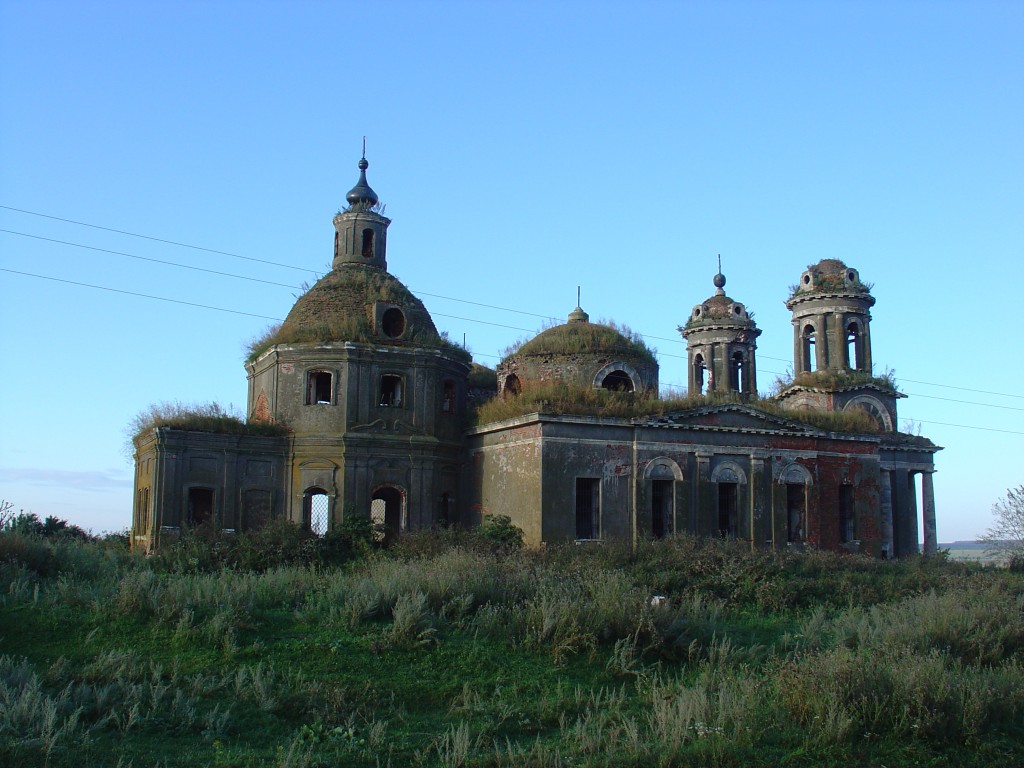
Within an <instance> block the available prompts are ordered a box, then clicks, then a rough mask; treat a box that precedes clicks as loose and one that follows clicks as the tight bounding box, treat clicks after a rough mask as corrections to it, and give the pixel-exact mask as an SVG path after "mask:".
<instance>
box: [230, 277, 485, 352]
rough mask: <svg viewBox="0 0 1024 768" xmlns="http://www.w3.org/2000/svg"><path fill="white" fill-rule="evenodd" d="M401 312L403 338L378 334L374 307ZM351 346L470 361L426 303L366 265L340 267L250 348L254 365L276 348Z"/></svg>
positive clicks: (394, 279) (318, 283)
mask: <svg viewBox="0 0 1024 768" xmlns="http://www.w3.org/2000/svg"><path fill="white" fill-rule="evenodd" d="M377 301H382V302H386V303H389V304H394V305H395V306H398V307H401V308H402V310H403V312H404V313H405V314H406V318H407V327H406V330H405V332H404V333H403V334H402V336H401V338H399V339H388V338H385V337H383V336H381V335H380V334H379V333H375V332H374V329H373V326H372V323H371V316H370V312H371V309H372V306H373V304H374V302H377ZM328 341H351V342H354V343H357V344H381V345H392V346H394V345H399V346H403V347H424V348H427V349H440V350H443V351H444V352H446V353H448V354H450V355H452V356H453V357H455V358H456V359H459V360H462V361H463V362H466V363H469V362H470V360H471V359H472V356H471V355H470V354H469V352H468V351H467V350H466V349H465V348H464V347H462V346H460V345H459V344H456V343H455V342H453V341H451V340H450V339H448V337H447V335H446V334H444V333H440V334H439V333H438V332H437V330H436V329H435V328H434V324H433V322H432V321H431V320H430V315H429V314H428V313H427V310H426V308H425V307H424V306H423V303H422V302H421V301H420V300H419V299H418V298H416V296H415V295H413V293H412V292H411V291H410V290H409V289H408V288H406V287H405V286H404V285H403V284H402V283H401V282H400V281H399V280H398V279H397V278H395V277H394V276H393V275H390V274H389V273H387V272H385V271H383V270H381V269H376V268H372V267H365V266H362V265H342V266H341V267H339V268H337V269H335V270H333V271H331V272H329V273H328V274H327V275H325V276H324V277H322V278H321V279H320V280H319V281H317V283H316V285H314V286H312V287H311V288H309V289H308V290H307V291H305V292H304V293H303V294H302V295H300V296H299V297H298V300H297V301H296V302H295V306H294V307H293V308H292V311H291V312H290V313H289V314H288V318H287V319H286V320H285V322H284V323H281V324H279V325H274V326H271V327H270V328H268V329H267V330H266V331H265V332H264V333H263V334H261V335H260V336H257V337H256V338H254V339H253V340H252V341H251V342H249V344H248V350H247V352H248V354H247V358H246V359H247V360H248V361H249V362H252V361H253V360H256V359H257V358H258V357H259V356H260V355H262V354H263V353H264V352H266V351H267V350H268V349H270V348H271V347H272V346H274V345H276V344H299V343H306V342H328Z"/></svg>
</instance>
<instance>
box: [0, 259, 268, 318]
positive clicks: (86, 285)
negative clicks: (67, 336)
mask: <svg viewBox="0 0 1024 768" xmlns="http://www.w3.org/2000/svg"><path fill="white" fill-rule="evenodd" d="M0 272H10V273H11V274H12V275H23V276H25V277H35V278H38V279H39V280H52V281H54V282H55V283H67V284H68V285H78V286H82V287H83V288H95V289H96V290H98V291H111V292H112V293H123V294H127V295H128V296H139V297H141V298H143V299H155V300H156V301H167V302H170V303H171V304H184V305H186V306H189V307H201V308H202V309H213V310H216V311H217V312H230V313H231V314H233V315H246V316H247V317H258V318H260V319H261V320H273V321H274V322H281V318H279V317H267V316H266V315H257V314H255V313H253V312H242V311H240V310H237V309H226V308H224V307H214V306H211V305H209V304H199V303H197V302H194V301H182V300H181V299H168V298H167V297H165V296H153V295H151V294H148V293H136V292H135V291H123V290H121V289H120V288H108V287H107V286H105V285H92V284H91V283H79V282H77V281H75V280H65V279H63V278H60V277H50V276H49V275H36V274H33V273H31V272H19V271H18V270H16V269H7V268H5V267H0Z"/></svg>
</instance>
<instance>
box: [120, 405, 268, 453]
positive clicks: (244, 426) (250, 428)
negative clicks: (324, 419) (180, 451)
mask: <svg viewBox="0 0 1024 768" xmlns="http://www.w3.org/2000/svg"><path fill="white" fill-rule="evenodd" d="M159 427H169V428H170V429H183V430H188V431H191V432H213V433H216V434H222V435H261V436H265V437H277V436H280V435H286V434H288V429H287V428H286V427H284V426H283V425H281V424H268V423H266V422H258V421H246V420H245V418H244V417H243V416H242V415H241V414H240V413H238V412H237V411H236V410H235V409H234V408H225V407H224V406H222V405H221V404H220V403H214V402H209V403H182V402H178V401H174V402H164V403H153V404H152V405H150V406H149V407H148V408H146V409H145V410H144V411H142V412H140V413H139V414H137V415H136V416H135V418H134V419H132V420H131V422H129V424H128V435H129V438H130V441H131V446H130V449H129V453H130V452H131V448H134V447H136V446H137V445H138V441H139V440H140V439H141V438H142V437H143V436H144V435H146V434H148V433H149V432H151V431H152V430H154V429H157V428H159Z"/></svg>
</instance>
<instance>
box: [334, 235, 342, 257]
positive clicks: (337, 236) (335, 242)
mask: <svg viewBox="0 0 1024 768" xmlns="http://www.w3.org/2000/svg"><path fill="white" fill-rule="evenodd" d="M340 240H341V233H340V232H338V231H337V230H335V231H334V257H335V258H337V257H338V243H339V241H340Z"/></svg>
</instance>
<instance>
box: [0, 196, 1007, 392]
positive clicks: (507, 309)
mask: <svg viewBox="0 0 1024 768" xmlns="http://www.w3.org/2000/svg"><path fill="white" fill-rule="evenodd" d="M0 209H5V210H9V211H16V212H18V213H24V214H28V215H31V216H39V217H41V218H46V219H52V220H55V221H61V222H65V223H69V224H75V225H78V226H83V227H90V228H92V229H100V230H103V231H107V232H115V233H117V234H123V235H128V236H130V237H137V238H141V239H144V240H152V241H155V242H160V243H166V244H168V245H174V246H178V247H181V248H191V249H193V250H198V251H205V252H207V253H216V254H220V255H224V256H231V257H233V258H238V259H244V260H246V261H253V262H257V263H261V264H269V265H273V266H279V267H286V268H288V269H297V270H300V271H304V272H311V273H313V274H318V273H317V272H316V271H315V270H310V269H305V268H303V267H295V266H293V265H290V264H281V263H279V262H273V261H267V260H265V259H257V258H254V257H250V256H241V255H239V254H236V253H231V252H229V251H220V250H216V249H213V248H205V247H203V246H198V245H190V244H188V243H181V242H177V241H174V240H166V239H163V238H159V237H152V236H150V235H142V234H138V233H135V232H128V231H125V230H120V229H114V228H112V227H104V226H100V225H97V224H89V223H87V222H82V221H76V220H73V219H66V218H62V217H60V216H52V215H49V214H45V213H39V212H37V211H28V210H25V209H22V208H15V207H13V206H9V205H0ZM0 232H6V233H8V234H13V235H19V236H22V237H30V238H34V239H37V240H44V241H48V242H53V243H58V244H61V245H69V246H73V247H77V248H84V249H88V250H92V251H99V252H102V253H110V254H114V255H119V256H127V257H129V258H133V259H139V260H142V261H150V262H153V263H158V264H164V265H168V266H174V267H179V268H182V269H192V270H195V271H199V272H206V273H209V274H215V275H220V276H224V277H234V278H237V279H239V280H248V281H251V282H258V283H263V284H266V285H274V286H279V287H282V288H290V289H293V290H302V288H303V286H293V285H287V284H285V283H278V282H274V281H271V280H262V279H259V278H254V277H248V276H245V275H236V274H233V273H229V272H220V271H217V270H212V269H206V268H203V267H195V266H191V265H188V264H180V263H177V262H171V261H165V260H161V259H153V258H149V257H145V256H138V255H136V254H131V253H125V252H123V251H113V250H108V249H105V248H96V247H93V246H89V245H84V244H81V243H74V242H69V241H66V240H56V239H54V238H48V237H41V236H39V235H31V234H27V233H24V232H15V231H13V230H8V229H0ZM5 271H8V272H13V271H14V270H5ZM16 274H24V275H29V274H30V273H16ZM31 276H34V277H39V278H41V279H46V280H55V281H58V282H66V283H72V284H78V285H87V287H93V288H98V289H100V290H109V291H113V292H117V293H126V294H129V295H136V296H144V297H146V298H154V299H157V300H161V301H170V302H174V303H181V304H190V302H183V301H180V300H177V299H166V298H163V297H159V296H155V297H149V296H146V294H133V293H132V292H130V291H120V290H118V289H116V288H106V287H104V286H91V285H88V284H85V283H74V281H71V280H61V279H60V278H51V277H47V276H45V275H31ZM416 293H419V294H420V295H422V296H431V297H433V298H438V299H444V300H446V301H455V302H459V303H463V304H469V305H473V306H478V307H486V308H489V309H496V310H499V311H503V312H512V313H517V314H522V315H528V316H531V317H539V318H542V319H545V320H557V319H558V318H557V317H555V316H552V315H542V314H538V313H534V312H527V311H525V310H520V309H512V308H510V307H498V306H495V305H492V304H487V303H484V302H477V301H470V300H468V299H458V298H455V297H453V296H444V295H441V294H436V293H428V292H425V291H416ZM194 306H199V307H206V308H210V309H217V310H220V311H225V312H234V310H227V309H222V308H220V307H211V306H209V305H205V304H194ZM240 314H249V313H240ZM432 314H433V315H436V316H437V317H447V318H450V319H454V320H462V321H465V322H471V323H479V324H482V325H490V326H494V327H498V328H507V329H509V330H516V331H522V332H525V333H534V329H531V328H519V327H516V326H510V325H504V324H501V323H492V322H488V321H484V320H477V319H474V318H465V317H458V316H455V315H444V314H441V313H432ZM251 316H253V317H264V316H263V315H255V314H253V315H251ZM265 319H274V318H265ZM637 333H638V335H639V336H640V337H641V338H644V339H654V340H658V341H668V342H672V343H676V344H682V343H684V342H683V341H682V340H680V339H671V338H666V337H664V336H654V335H651V334H644V333H639V332H637ZM658 354H659V356H660V357H670V358H674V359H679V360H685V359H687V358H686V357H685V356H683V355H672V354H669V353H667V352H659V353H658ZM758 357H759V358H760V359H762V360H775V361H778V362H783V363H788V362H790V361H789V360H788V359H785V358H779V357H772V356H771V355H765V354H761V355H758ZM762 373H768V374H774V375H777V376H785V375H787V374H786V373H781V372H778V371H762ZM902 381H905V382H908V383H912V384H922V385H925V386H931V387H943V388H948V389H956V390H961V391H964V392H975V393H978V394H987V395H995V396H998V397H1013V398H1018V399H1024V395H1018V394H1010V393H1007V392H993V391H989V390H982V389H973V388H970V387H960V386H955V385H952V384H937V383H935V382H928V381H918V380H914V379H902ZM907 394H911V393H907ZM913 396H914V397H923V398H930V399H935V400H946V401H948V402H954V403H962V404H966V405H978V406H982V407H990V408H1003V409H1007V410H1024V408H1015V407H1013V406H1002V405H996V404H990V403H977V402H972V401H968V400H956V399H952V398H942V397H938V396H935V395H923V394H914V395H913Z"/></svg>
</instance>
